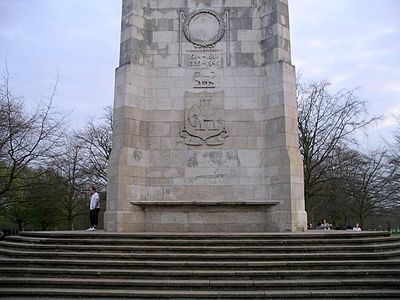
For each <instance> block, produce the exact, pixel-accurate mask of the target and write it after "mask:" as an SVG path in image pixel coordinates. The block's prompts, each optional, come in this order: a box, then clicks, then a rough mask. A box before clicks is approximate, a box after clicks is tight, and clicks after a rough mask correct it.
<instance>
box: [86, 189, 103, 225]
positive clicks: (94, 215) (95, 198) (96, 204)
mask: <svg viewBox="0 0 400 300" xmlns="http://www.w3.org/2000/svg"><path fill="white" fill-rule="evenodd" d="M89 197H90V202H89V211H90V227H89V228H88V229H87V230H90V231H95V230H96V227H97V224H98V223H99V212H100V197H99V194H98V193H97V192H96V188H95V187H94V186H92V187H91V188H90V190H89Z"/></svg>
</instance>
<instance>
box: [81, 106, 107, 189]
mask: <svg viewBox="0 0 400 300" xmlns="http://www.w3.org/2000/svg"><path fill="white" fill-rule="evenodd" d="M112 117H113V116H112V108H111V107H110V106H107V107H105V108H104V115H103V116H101V117H100V118H96V117H94V118H92V119H91V120H90V121H89V122H88V123H87V125H86V127H85V128H84V129H82V130H81V131H79V132H77V133H75V137H76V138H77V139H78V141H79V142H80V146H81V147H82V149H84V150H85V151H86V153H87V157H88V164H87V165H86V167H85V169H86V173H87V176H88V177H90V178H91V181H92V182H93V183H95V184H96V185H97V186H100V188H101V189H102V190H105V188H106V185H107V166H108V160H109V158H110V154H111V148H112V122H113V121H112Z"/></svg>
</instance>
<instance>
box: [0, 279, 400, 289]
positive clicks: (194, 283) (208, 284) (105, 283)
mask: <svg viewBox="0 0 400 300" xmlns="http://www.w3.org/2000/svg"><path fill="white" fill-rule="evenodd" d="M3 286H7V287H8V288H16V287H19V288H29V287H33V286H34V287H35V288H46V287H52V288H76V289H82V288H86V289H95V288H97V289H99V290H101V289H124V290H136V289H138V288H141V289H152V290H171V289H172V290H174V289H178V288H179V289H190V290H225V289H228V290H229V289H230V290H232V289H235V290H243V289H245V290H249V291H251V290H260V289H263V290H266V291H271V290H276V289H282V288H283V287H285V288H287V289H288V290H293V289H296V290H310V289H314V290H315V289H323V288H327V289H329V288H330V287H332V286H335V287H338V288H341V289H355V288H358V289H362V288H365V287H369V288H374V289H383V288H385V289H387V288H390V289H398V290H400V279H399V278H398V279H388V278H378V279H374V278H372V279H371V278H368V279H363V280H360V279H353V278H350V279H347V278H344V279H340V280H339V279H308V280H191V279H190V280H154V279H150V280H140V279H139V280H134V279H106V280H105V279H99V278H93V279H87V278H76V279H75V278H54V277H48V278H46V277H42V278H29V277H12V278H4V277H0V288H1V287H3Z"/></svg>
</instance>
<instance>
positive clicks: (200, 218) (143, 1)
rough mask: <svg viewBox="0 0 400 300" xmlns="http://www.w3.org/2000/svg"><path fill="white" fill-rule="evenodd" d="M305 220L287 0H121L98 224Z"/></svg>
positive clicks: (257, 227)
mask: <svg viewBox="0 0 400 300" xmlns="http://www.w3.org/2000/svg"><path fill="white" fill-rule="evenodd" d="M305 228H306V212H305V209H304V198H303V167H302V160H301V157H300V153H299V148H298V140H297V106H296V92H295V72H294V67H293V66H292V64H291V57H290V38H289V14H288V3H287V0H258V1H254V0H253V1H252V0H240V1H233V0H224V1H223V0H215V1H214V0H213V1H210V0H196V1H195V0H169V1H151V0H124V1H123V8H122V27H121V50H120V62H119V67H118V68H117V70H116V79H115V101H114V133H113V150H112V154H111V158H110V162H109V171H108V199H107V209H106V213H105V229H106V230H107V231H118V232H141V231H145V232H195V231H198V232H283V231H292V232H294V231H302V230H304V229H305Z"/></svg>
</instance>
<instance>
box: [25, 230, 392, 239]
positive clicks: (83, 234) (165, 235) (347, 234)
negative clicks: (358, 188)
mask: <svg viewBox="0 0 400 300" xmlns="http://www.w3.org/2000/svg"><path fill="white" fill-rule="evenodd" d="M20 236H23V237H39V238H52V239H53V238H61V239H68V238H72V239H82V238H89V239H104V238H112V239H137V238H139V239H145V240H154V239H160V238H161V239H168V240H170V241H172V240H175V239H178V240H179V239H189V240H196V241H197V240H207V241H214V240H232V239H235V240H241V239H252V240H255V239H270V240H278V241H283V240H293V239H299V238H300V239H323V240H329V239H338V238H339V239H348V240H352V239H360V240H362V239H365V238H374V237H375V238H382V237H391V236H390V232H388V231H362V232H353V231H345V230H329V231H326V230H310V231H307V232H299V233H292V232H290V233H266V232H252V233H233V232H227V233H213V232H210V233H204V232H179V233H175V232H135V233H115V232H105V231H102V230H98V231H94V232H93V231H86V230H82V231H22V232H20ZM392 238H393V237H392Z"/></svg>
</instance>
